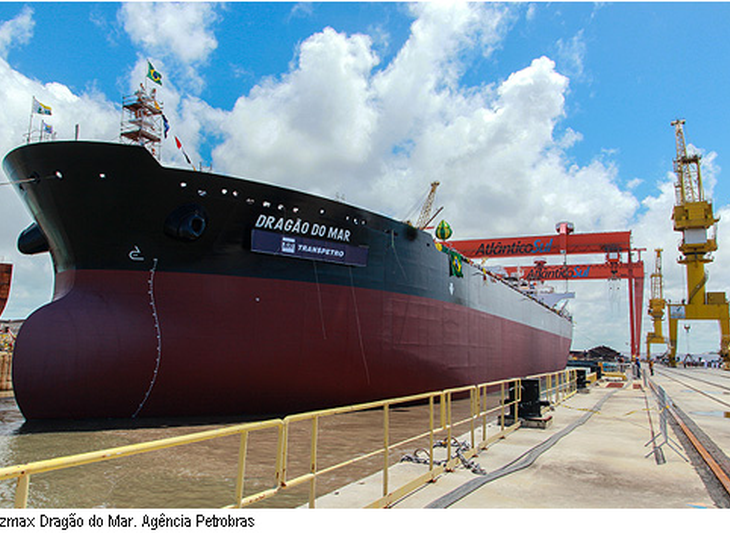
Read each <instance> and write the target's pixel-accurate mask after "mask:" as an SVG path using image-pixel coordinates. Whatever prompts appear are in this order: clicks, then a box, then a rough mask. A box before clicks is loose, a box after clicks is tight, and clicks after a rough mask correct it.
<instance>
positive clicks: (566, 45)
mask: <svg viewBox="0 0 730 548" xmlns="http://www.w3.org/2000/svg"><path fill="white" fill-rule="evenodd" d="M557 48H558V61H559V65H560V67H561V69H562V71H563V72H564V73H565V74H567V75H568V76H570V77H571V78H576V79H579V78H582V77H583V76H584V59H585V56H586V52H587V47H586V43H585V38H584V37H583V30H580V31H579V32H578V33H577V34H575V35H574V36H573V37H572V38H571V39H569V40H564V39H563V38H560V39H559V40H558V42H557Z"/></svg>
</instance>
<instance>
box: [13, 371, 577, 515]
mask: <svg viewBox="0 0 730 548" xmlns="http://www.w3.org/2000/svg"><path fill="white" fill-rule="evenodd" d="M531 378H538V379H540V384H541V397H542V398H544V399H545V400H547V401H549V402H550V403H551V404H558V403H559V402H561V401H563V400H564V399H566V398H568V397H570V396H571V395H573V394H574V393H575V392H576V390H577V389H576V374H575V371H574V370H565V371H561V372H558V373H550V374H545V375H538V376H535V377H531ZM521 383H522V381H521V380H520V379H508V380H504V381H498V382H491V383H485V384H479V385H472V386H465V387H461V388H453V389H448V390H443V391H437V392H429V393H425V394H418V395H414V396H408V397H401V398H391V399H387V400H382V401H377V402H371V403H363V404H358V405H350V406H345V407H338V408H334V409H326V410H323V411H314V412H308V413H299V414H296V415H290V416H287V417H285V418H283V419H270V420H264V421H259V422H252V423H244V424H239V425H235V426H229V427H224V428H217V429H212V430H208V431H204V432H198V433H194V434H187V435H182V436H176V437H171V438H166V439H161V440H155V441H149V442H143V443H137V444H133V445H126V446H122V447H116V448H112V449H106V450H101V451H92V452H88V453H82V454H77V455H71V456H65V457H58V458H54V459H48V460H43V461H37V462H32V463H28V464H20V465H15V466H9V467H6V468H0V481H2V480H12V479H14V478H17V484H16V489H15V507H16V508H26V507H27V504H28V495H29V489H30V481H31V478H32V477H33V476H34V475H36V474H42V473H48V472H52V471H56V470H62V469H68V468H74V467H79V466H83V465H88V464H91V463H97V462H102V461H110V460H114V459H120V458H125V457H130V456H132V455H139V454H142V453H149V452H152V451H160V450H163V449H169V448H172V447H181V446H189V445H191V444H196V443H201V442H204V441H208V440H213V439H218V438H224V437H230V436H239V438H240V439H239V444H238V462H237V470H236V483H235V491H234V493H233V494H232V495H233V502H232V504H231V505H229V506H227V508H240V507H244V506H249V505H251V504H254V503H257V502H260V501H263V500H265V499H269V498H271V497H274V496H276V495H278V494H280V493H281V492H282V491H284V490H288V489H291V488H293V487H296V486H298V485H303V484H306V483H309V507H310V508H314V507H315V504H316V499H317V494H318V493H317V480H318V478H320V477H322V476H323V475H326V474H330V473H332V472H334V471H336V470H339V469H342V468H344V467H347V466H351V465H353V464H356V463H359V462H362V461H364V460H366V459H372V458H375V457H378V456H381V457H382V468H381V471H382V496H381V497H380V498H378V499H377V500H374V501H370V502H369V503H367V504H366V506H368V507H385V506H388V505H390V504H392V503H393V502H395V501H396V500H398V499H399V498H401V497H403V496H404V495H406V494H407V493H409V492H411V491H413V490H415V489H417V488H418V487H420V486H421V485H423V484H425V483H427V482H429V481H433V479H435V478H436V477H437V476H439V475H440V474H442V473H445V472H447V471H449V470H453V469H454V468H455V467H456V466H457V465H458V464H459V462H460V457H464V458H467V459H469V458H471V457H472V456H474V455H476V454H477V453H479V452H480V451H481V450H483V449H484V448H485V447H487V446H488V445H490V444H492V443H494V442H495V441H497V440H498V439H501V438H504V437H505V436H507V435H508V434H509V433H510V432H512V431H514V430H515V429H517V428H519V426H520V422H519V410H518V409H519V403H520V398H521V392H522V391H521ZM455 402H461V403H460V404H459V405H460V408H461V407H464V406H465V405H466V406H467V407H468V410H467V412H466V414H464V413H463V411H461V412H460V416H459V417H457V416H456V413H455V412H454V408H455ZM418 404H421V405H427V406H428V424H427V425H424V426H423V428H424V430H423V431H421V432H419V433H416V434H415V435H412V436H409V437H407V438H405V439H401V440H396V441H393V440H391V428H390V427H391V419H392V413H393V409H395V408H400V407H401V406H412V405H418ZM367 410H370V411H372V410H382V413H383V423H382V446H381V447H380V448H379V449H376V450H373V451H370V452H368V453H365V454H361V455H358V456H356V457H353V458H350V459H346V460H343V461H341V462H338V463H335V464H332V465H329V466H326V467H320V458H319V455H318V438H319V434H320V422H321V420H322V419H324V418H325V417H332V416H335V415H346V414H351V413H357V412H361V411H367ZM507 419H509V420H507ZM495 421H496V426H497V432H496V433H495V434H492V435H488V434H489V432H488V428H487V425H488V423H490V424H491V423H494V422H495ZM306 422H309V440H308V444H309V466H308V472H306V473H304V474H301V475H299V476H296V477H293V478H289V477H288V475H287V471H288V461H289V456H290V454H291V450H290V447H289V434H290V431H291V428H292V427H293V426H294V425H297V424H301V423H306ZM261 430H273V431H275V432H276V436H277V443H276V449H275V454H274V455H271V459H272V460H273V461H275V472H274V478H273V486H272V487H271V488H270V489H265V490H262V491H258V492H256V493H254V494H251V495H247V496H244V480H245V478H246V458H247V453H248V437H249V434H250V433H252V432H255V431H261ZM439 435H445V437H446V440H448V443H446V451H447V457H446V459H445V460H443V461H440V464H437V461H436V460H435V459H434V451H433V448H434V443H435V441H436V436H439ZM457 435H466V436H467V437H469V439H470V441H471V448H470V449H469V450H468V451H467V452H466V453H462V454H461V456H460V457H457V456H455V455H453V454H452V448H451V440H452V439H454V438H455V437H456V436H457ZM426 439H428V447H429V448H430V449H429V458H428V470H427V471H426V472H425V473H423V474H421V475H419V476H417V477H415V478H413V479H411V480H409V481H408V482H407V483H406V484H404V485H398V486H396V487H395V488H393V486H391V481H390V477H389V467H390V466H391V457H392V456H393V452H394V451H395V450H396V449H398V448H402V447H405V446H407V445H411V444H413V443H414V442H416V441H419V440H426Z"/></svg>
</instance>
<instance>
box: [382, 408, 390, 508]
mask: <svg viewBox="0 0 730 548" xmlns="http://www.w3.org/2000/svg"><path fill="white" fill-rule="evenodd" d="M389 409H390V404H388V403H386V404H384V405H383V496H385V495H387V494H388V448H389V447H390V424H389V423H390V421H389V418H390V417H389V416H388V412H389Z"/></svg>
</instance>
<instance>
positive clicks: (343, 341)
mask: <svg viewBox="0 0 730 548" xmlns="http://www.w3.org/2000/svg"><path fill="white" fill-rule="evenodd" d="M90 152H94V153H95V154H93V155H90V154H89V153H90ZM140 153H142V154H140ZM130 155H131V157H130ZM148 156H149V155H146V152H145V151H143V150H142V149H139V148H137V147H132V149H130V147H124V146H121V145H99V144H83V143H81V144H77V145H76V146H74V144H73V143H69V144H66V145H65V146H57V147H55V148H51V147H48V146H46V147H40V146H34V145H31V146H29V147H23V148H21V149H18V150H16V151H14V152H13V153H11V154H10V155H9V156H8V157H7V158H6V160H5V168H6V171H8V172H9V173H10V174H11V176H12V177H13V178H15V179H25V178H29V177H30V178H32V176H33V174H36V175H37V178H36V180H35V181H34V182H33V183H30V184H28V183H25V184H24V185H21V186H23V188H20V189H19V190H20V193H21V196H22V197H23V198H24V199H25V200H26V203H28V205H29V209H30V210H31V211H32V212H35V213H34V215H35V217H36V220H37V222H38V225H39V227H40V229H41V232H42V234H43V236H44V238H45V239H46V240H47V243H48V248H49V250H50V252H51V255H52V257H53V261H54V267H55V270H56V279H55V284H56V285H55V292H54V300H53V301H52V302H51V303H49V304H47V305H45V306H43V307H41V308H40V309H39V310H37V311H36V312H34V313H33V314H32V315H31V316H30V317H29V318H28V319H27V320H26V322H25V323H24V325H23V327H22V329H21V331H20V333H19V336H18V339H17V342H16V347H15V355H14V364H13V379H14V389H15V393H16V399H17V401H18V404H19V406H20V408H21V410H22V412H23V414H24V415H25V416H26V418H28V419H49V418H53V419H57V418H99V417H153V416H156V417H161V416H200V415H209V416H210V415H262V414H286V413H291V412H295V411H301V410H305V409H316V408H325V407H331V406H335V405H345V404H351V403H356V402H362V401H371V400H376V399H381V398H385V397H393V396H402V395H407V394H415V393H420V392H425V391H430V390H439V389H444V388H449V387H456V386H463V385H467V384H474V383H480V382H487V381H492V380H498V379H505V378H511V377H524V376H528V375H532V374H537V373H543V372H549V371H556V370H559V369H562V368H563V367H564V366H565V362H566V358H567V354H568V350H569V346H570V338H571V329H572V327H571V324H570V321H569V320H568V319H566V318H565V317H563V316H560V315H559V314H557V313H556V312H555V311H553V310H550V309H548V308H547V307H545V306H543V305H541V304H540V303H538V302H536V301H534V300H532V299H529V298H528V297H526V296H525V295H523V294H521V293H519V292H517V291H516V290H514V289H513V288H511V287H508V286H507V285H505V284H504V283H502V282H500V281H498V280H495V279H494V278H492V277H490V276H488V275H486V274H485V273H483V272H481V271H479V270H478V269H476V268H475V267H474V266H472V265H469V264H464V265H463V268H464V277H456V276H453V275H452V272H451V271H450V270H449V258H448V256H447V255H446V254H444V253H442V252H441V251H439V250H438V249H436V247H437V246H435V245H434V242H433V240H432V239H431V238H430V236H428V235H427V234H425V233H423V232H420V231H416V230H415V229H413V228H412V227H408V226H407V225H404V224H402V223H399V222H397V221H393V220H392V219H388V218H386V217H381V216H378V215H376V214H372V213H369V212H367V211H365V210H362V209H359V208H354V207H352V206H347V205H345V204H340V203H336V202H330V201H328V200H324V199H321V198H317V197H313V196H310V195H306V194H303V193H300V192H296V191H289V190H284V189H281V188H279V187H274V186H269V185H262V184H260V183H253V182H250V181H242V180H238V179H231V178H219V177H216V176H213V175H210V174H208V175H206V174H191V173H190V172H184V171H180V170H168V169H164V168H161V167H160V166H158V165H157V164H156V163H155V162H150V161H149V160H151V158H149V157H148ZM74 157H75V158H79V157H84V158H94V159H88V160H86V161H85V165H84V170H85V173H86V174H85V175H83V174H80V173H74V172H75V171H76V172H78V171H79V168H78V165H77V164H74V163H73V160H72V159H69V158H74ZM135 158H137V160H138V161H136V162H135V161H133V160H134V159H135ZM59 173H60V174H61V177H59V176H58V174H59ZM99 173H103V174H104V177H101V178H100V177H99ZM46 174H47V175H46ZM150 174H152V175H150ZM44 177H45V178H44ZM149 177H151V178H152V179H154V183H150V181H147V180H145V178H149ZM183 177H184V178H185V181H181V178H183ZM109 179H113V181H109ZM183 182H184V183H185V184H184V185H181V183H183ZM62 184H63V189H62V186H61V185H62ZM224 190H225V192H223V191H224ZM234 191H235V192H236V193H237V196H236V197H235V199H232V196H231V195H232V194H233V192H234ZM130 200H131V202H128V201H130ZM292 204H296V205H292ZM135 206H136V208H135ZM277 206H279V207H278V208H277ZM196 208H197V209H196ZM90 211H93V213H89V212H90ZM120 211H121V212H123V213H120ZM180 211H183V213H185V214H186V215H188V214H190V212H191V211H192V212H193V216H192V217H190V216H189V215H188V220H190V219H193V221H194V220H195V219H200V226H196V225H194V224H193V223H192V222H190V223H188V225H187V226H188V228H190V229H192V230H193V232H194V233H195V234H194V235H197V237H196V238H193V239H191V238H190V237H189V236H190V235H189V234H181V233H180V231H179V230H178V231H177V232H176V229H175V227H178V228H179V226H180V222H179V218H180ZM84 212H86V214H85V216H84ZM196 215H197V217H196ZM171 218H172V219H173V222H172V225H174V226H173V228H172V229H171V228H170V225H171V221H170V219H171ZM297 222H298V223H299V230H298V231H297V230H294V227H295V226H296V223H297ZM175 223H177V224H175ZM348 223H349V224H348ZM84 224H85V225H86V226H85V227H84ZM184 224H185V223H184V222H183V225H184ZM304 226H306V227H307V230H306V233H304V229H303V227H304ZM315 226H318V227H319V226H321V227H324V228H322V229H321V230H320V229H319V228H316V229H315ZM201 227H202V230H198V229H201ZM286 246H291V247H290V248H289V247H286Z"/></svg>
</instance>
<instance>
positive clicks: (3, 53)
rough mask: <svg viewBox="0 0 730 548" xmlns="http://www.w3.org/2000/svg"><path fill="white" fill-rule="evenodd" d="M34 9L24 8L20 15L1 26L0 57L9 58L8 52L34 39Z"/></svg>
mask: <svg viewBox="0 0 730 548" xmlns="http://www.w3.org/2000/svg"><path fill="white" fill-rule="evenodd" d="M34 27H35V21H34V20H33V9H32V8H30V7H29V6H24V7H23V10H22V11H21V12H20V14H19V15H18V16H17V17H15V18H14V19H11V20H10V21H5V22H3V23H2V24H1V25H0V57H2V58H3V59H6V58H7V55H8V51H9V50H10V48H11V47H13V46H18V45H24V44H27V43H28V42H30V39H31V38H32V37H33V28H34Z"/></svg>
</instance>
